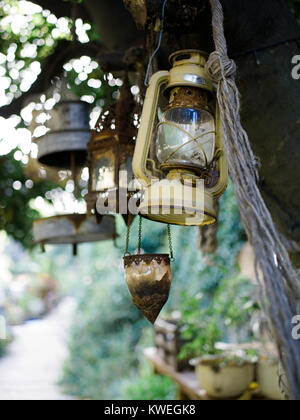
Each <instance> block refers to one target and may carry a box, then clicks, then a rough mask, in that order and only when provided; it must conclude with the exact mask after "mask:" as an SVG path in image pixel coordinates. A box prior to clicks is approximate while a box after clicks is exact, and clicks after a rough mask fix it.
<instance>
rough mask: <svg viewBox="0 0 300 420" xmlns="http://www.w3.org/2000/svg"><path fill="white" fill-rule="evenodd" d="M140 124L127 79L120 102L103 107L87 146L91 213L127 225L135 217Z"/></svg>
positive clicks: (87, 200) (88, 199)
mask: <svg viewBox="0 0 300 420" xmlns="http://www.w3.org/2000/svg"><path fill="white" fill-rule="evenodd" d="M138 124H139V111H138V104H137V103H136V102H135V100H134V98H133V96H132V94H131V91H130V86H129V82H128V78H127V77H126V78H125V80H124V83H123V86H122V88H121V92H120V97H119V99H118V101H117V102H115V103H113V104H112V105H109V106H108V107H106V108H104V110H103V112H102V113H101V115H100V117H99V119H98V121H97V123H96V127H95V128H94V130H93V131H92V137H91V141H90V142H89V144H88V161H89V173H90V176H89V189H88V194H87V195H86V197H85V199H86V202H87V205H88V213H89V214H94V213H96V212H97V211H98V213H99V214H105V213H107V212H111V213H114V214H122V215H123V217H124V218H125V221H126V223H127V222H128V218H129V219H130V220H131V221H132V220H133V217H134V216H135V215H134V214H130V211H129V210H128V200H129V198H130V196H131V195H133V194H134V192H135V191H136V188H135V186H134V181H133V180H134V176H133V171H132V157H133V152H134V146H135V140H136V137H137V130H138Z"/></svg>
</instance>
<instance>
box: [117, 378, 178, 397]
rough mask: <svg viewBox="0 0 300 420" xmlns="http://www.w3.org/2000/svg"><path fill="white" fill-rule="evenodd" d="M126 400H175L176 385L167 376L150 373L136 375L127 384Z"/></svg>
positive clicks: (125, 390)
mask: <svg viewBox="0 0 300 420" xmlns="http://www.w3.org/2000/svg"><path fill="white" fill-rule="evenodd" d="M123 397H124V399H125V400H146V401H155V400H168V401H171V400H175V399H176V385H175V383H174V382H173V381H172V380H171V379H170V378H168V377H166V376H161V375H154V374H148V375H145V376H141V377H137V378H136V377H135V379H134V381H132V382H131V383H130V384H128V385H127V386H125V389H124V394H123Z"/></svg>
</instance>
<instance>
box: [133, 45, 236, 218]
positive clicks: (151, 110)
mask: <svg viewBox="0 0 300 420" xmlns="http://www.w3.org/2000/svg"><path fill="white" fill-rule="evenodd" d="M170 61H171V64H172V69H171V70H170V71H160V72H157V73H155V74H154V75H153V76H152V78H151V79H150V83H149V87H148V89H147V93H146V98H145V102H144V107H143V112H142V117H141V123H140V129H139V132H138V137H137V141H136V147H135V152H134V157H133V171H134V174H135V176H136V178H137V179H138V180H139V181H140V182H141V183H142V184H143V185H144V197H143V199H142V201H141V204H140V212H141V215H142V216H143V217H146V218H150V219H152V220H156V221H160V222H163V223H170V224H178V225H196V226H204V225H209V224H212V223H214V222H216V220H217V215H216V212H215V210H214V200H215V199H216V198H218V197H219V196H220V195H221V194H223V192H224V191H225V189H226V187H227V183H228V162H227V157H226V153H225V150H224V147H223V135H222V126H221V119H220V111H219V107H218V104H217V100H216V97H215V88H214V86H213V84H212V82H211V80H210V79H209V77H208V75H207V73H206V71H205V65H206V61H207V54H206V53H204V52H202V51H197V50H184V51H179V52H176V53H174V54H172V55H171V57H170ZM163 88H164V93H165V94H166V95H167V97H168V98H169V105H168V107H169V108H172V107H173V108H178V107H180V106H187V107H192V108H198V109H200V110H206V111H208V112H210V113H211V114H212V115H213V116H214V117H215V118H214V121H215V132H214V134H215V140H214V141H215V144H214V156H213V159H212V161H211V162H207V159H206V158H207V157H206V155H205V153H204V151H203V156H204V157H205V160H206V163H207V164H206V165H204V167H201V166H198V167H197V166H195V165H193V164H190V165H188V164H187V162H184V163H180V162H177V163H176V164H174V163H171V164H169V163H167V162H164V163H163V164H158V165H157V167H156V169H155V168H154V169H155V170H154V171H153V169H151V170H150V169H149V162H150V161H151V162H152V164H151V165H152V168H153V166H154V165H153V156H151V159H149V152H150V148H151V144H152V142H153V140H154V141H155V136H156V134H157V130H158V128H159V127H160V126H161V125H162V124H163V123H159V124H158V125H157V126H156V128H155V123H156V119H157V108H158V104H159V98H160V94H161V92H162V90H163ZM186 89H188V90H189V91H190V92H189V95H186V94H185V92H186ZM175 93H177V94H178V93H179V95H178V96H177V98H176V95H175V97H174V94H175ZM188 96H189V99H187V98H188ZM177 128H178V129H179V130H180V129H181V128H180V127H179V126H177ZM185 134H189V133H185ZM205 134H209V133H208V132H206V133H205ZM189 135H190V134H189ZM197 139H198V138H196V137H193V136H191V139H190V141H191V142H192V141H195V142H196V143H197ZM158 174H159V175H158ZM166 179H167V180H168V181H170V182H171V183H172V192H171V202H172V203H173V204H172V205H171V206H170V205H169V206H165V204H164V199H163V198H162V197H161V195H162V192H161V191H162V190H161V187H162V185H164V184H163V183H164V181H165V180H166ZM197 180H203V182H204V194H203V195H202V198H201V199H199V198H195V197H198V196H197V195H196V192H197V186H196V181H197ZM183 182H187V183H189V184H190V185H188V186H186V187H185V188H186V191H187V192H188V194H187V195H189V196H191V197H192V199H191V200H190V201H188V202H186V203H185V204H186V206H184V208H183V206H182V204H178V203H180V202H181V203H182V202H184V198H183V197H182V196H180V197H179V195H180V194H181V195H182V194H183V193H182V192H181V193H180V189H181V190H182V183H183ZM177 198H180V200H177ZM180 210H183V211H182V214H179V213H180Z"/></svg>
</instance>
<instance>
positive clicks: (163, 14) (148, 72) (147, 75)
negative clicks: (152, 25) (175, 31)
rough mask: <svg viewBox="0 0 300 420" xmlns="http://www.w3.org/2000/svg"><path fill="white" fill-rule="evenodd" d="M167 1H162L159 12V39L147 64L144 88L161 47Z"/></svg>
mask: <svg viewBox="0 0 300 420" xmlns="http://www.w3.org/2000/svg"><path fill="white" fill-rule="evenodd" d="M167 1H168V0H164V2H163V6H162V12H161V28H160V32H159V37H158V44H157V47H156V48H155V51H154V52H153V54H152V55H151V57H150V60H149V63H148V68H147V72H146V77H145V86H146V87H148V82H149V76H150V71H151V66H152V62H153V60H154V58H155V56H156V54H157V53H158V51H159V50H160V47H161V44H162V40H163V35H164V30H165V28H164V26H165V10H166V5H167Z"/></svg>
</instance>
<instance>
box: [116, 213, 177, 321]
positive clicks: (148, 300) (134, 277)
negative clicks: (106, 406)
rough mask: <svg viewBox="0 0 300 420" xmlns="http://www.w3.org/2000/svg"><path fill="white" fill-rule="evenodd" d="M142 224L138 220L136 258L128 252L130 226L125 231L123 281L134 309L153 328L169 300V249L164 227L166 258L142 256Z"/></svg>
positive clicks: (171, 251)
mask: <svg viewBox="0 0 300 420" xmlns="http://www.w3.org/2000/svg"><path fill="white" fill-rule="evenodd" d="M142 221H143V219H142V218H141V217H139V235H138V250H137V254H134V255H131V254H130V253H129V252H128V250H129V237H130V226H128V229H127V238H126V249H125V254H124V268H125V279H126V283H127V286H128V289H129V292H130V294H131V297H132V301H133V303H134V304H135V306H136V307H137V308H138V309H139V310H140V311H141V312H142V313H143V315H144V316H145V317H146V318H147V319H148V320H149V321H150V322H151V323H152V324H154V323H155V321H156V319H157V317H158V315H159V314H160V312H161V310H162V308H163V306H164V305H165V303H166V302H167V300H168V298H169V293H170V288H171V284H172V270H171V262H172V261H173V260H174V258H173V247H172V240H171V231H170V226H168V236H169V247H170V254H143V253H142Z"/></svg>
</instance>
